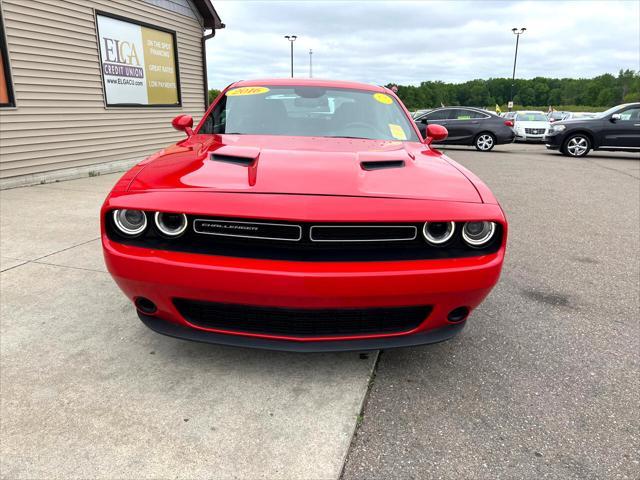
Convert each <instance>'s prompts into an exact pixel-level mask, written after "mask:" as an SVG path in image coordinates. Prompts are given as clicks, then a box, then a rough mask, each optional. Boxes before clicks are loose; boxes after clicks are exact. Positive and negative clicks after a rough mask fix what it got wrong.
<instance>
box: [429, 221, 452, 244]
mask: <svg viewBox="0 0 640 480" xmlns="http://www.w3.org/2000/svg"><path fill="white" fill-rule="evenodd" d="M455 231H456V224H455V223H453V222H425V224H424V227H422V234H423V235H424V238H426V239H427V242H429V243H430V244H432V245H442V244H443V243H446V242H448V241H449V240H450V239H451V237H453V233H454V232H455Z"/></svg>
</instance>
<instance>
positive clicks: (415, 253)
mask: <svg viewBox="0 0 640 480" xmlns="http://www.w3.org/2000/svg"><path fill="white" fill-rule="evenodd" d="M150 215H152V213H149V212H148V213H147V216H148V217H149V218H152V217H150ZM112 217H113V216H112V215H109V214H107V216H106V217H105V223H106V227H107V228H106V230H107V235H109V238H111V239H112V240H114V241H117V242H119V243H123V244H126V245H132V246H137V247H143V248H152V249H157V250H173V251H180V252H188V253H199V254H204V255H220V256H225V257H241V258H262V259H269V260H291V261H300V262H357V261H385V260H418V259H439V258H458V257H473V256H479V255H486V254H488V253H494V252H496V251H498V249H499V248H500V245H501V243H502V227H501V225H499V224H498V225H497V230H496V233H495V235H494V238H493V240H492V241H491V242H489V243H488V244H487V245H486V246H484V247H482V248H472V247H469V246H468V245H467V244H465V243H464V241H463V240H462V234H461V230H462V224H461V223H459V224H457V228H456V233H455V234H454V236H453V238H452V239H451V240H450V241H449V242H447V243H446V244H445V245H443V246H433V245H430V244H428V243H427V242H426V241H425V239H424V238H423V235H422V227H423V225H424V224H423V223H409V224H404V225H398V224H390V223H388V224H387V223H379V224H373V225H372V224H369V223H366V224H353V223H350V224H334V223H331V224H319V223H293V222H285V221H278V220H274V221H268V220H257V219H246V218H242V219H235V218H225V219H220V218H206V217H204V216H200V215H198V216H191V215H190V216H187V218H188V221H189V228H187V230H186V231H185V232H184V234H183V235H181V236H180V237H177V238H167V237H165V236H163V235H162V234H160V233H159V232H158V231H157V230H156V227H155V226H154V225H153V224H152V225H151V226H150V227H148V228H147V230H146V231H145V232H144V234H143V235H141V236H139V237H135V238H131V237H124V236H122V235H121V234H119V233H118V231H117V229H116V228H115V227H114V225H113V218H112Z"/></svg>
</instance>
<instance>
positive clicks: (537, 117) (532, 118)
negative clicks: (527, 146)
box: [516, 113, 548, 122]
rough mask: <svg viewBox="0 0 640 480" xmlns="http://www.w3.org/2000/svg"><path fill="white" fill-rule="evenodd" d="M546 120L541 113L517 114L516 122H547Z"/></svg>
mask: <svg viewBox="0 0 640 480" xmlns="http://www.w3.org/2000/svg"><path fill="white" fill-rule="evenodd" d="M547 121H548V119H547V117H545V116H544V115H543V114H542V113H518V114H517V115H516V122H547Z"/></svg>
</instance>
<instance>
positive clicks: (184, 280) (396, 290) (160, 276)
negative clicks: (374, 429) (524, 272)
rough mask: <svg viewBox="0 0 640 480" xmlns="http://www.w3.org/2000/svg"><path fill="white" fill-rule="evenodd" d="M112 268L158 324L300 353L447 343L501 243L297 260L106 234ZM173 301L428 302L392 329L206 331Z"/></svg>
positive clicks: (167, 330)
mask: <svg viewBox="0 0 640 480" xmlns="http://www.w3.org/2000/svg"><path fill="white" fill-rule="evenodd" d="M102 242H103V247H104V255H105V262H106V264H107V268H108V270H109V272H110V273H111V274H112V276H113V278H114V279H115V281H116V282H117V284H118V285H119V287H120V288H121V289H122V290H123V292H124V293H125V294H126V295H127V296H128V297H129V298H130V299H131V300H134V299H135V298H137V297H145V298H148V299H150V300H152V301H153V302H154V303H155V304H156V305H157V307H158V310H157V312H156V313H155V314H154V315H153V316H149V315H141V318H142V320H143V321H144V323H145V324H147V325H148V326H149V327H150V328H152V329H153V330H156V331H158V332H160V333H164V334H166V335H170V336H174V337H181V338H186V339H190V340H197V341H205V342H211V343H222V344H228V345H243V346H254V347H258V348H275V349H283V350H296V351H328V350H367V349H377V348H389V347H393V346H409V345H418V344H424V343H433V342H437V341H442V340H446V339H447V338H450V337H451V336H453V335H454V334H455V333H457V332H458V331H459V330H460V329H461V328H462V327H461V324H452V323H450V322H449V321H448V320H447V315H448V313H449V312H450V311H451V310H453V309H455V308H458V307H460V306H465V307H468V308H469V310H473V309H474V308H475V307H476V306H477V305H479V304H480V302H482V300H483V299H484V298H485V297H486V295H487V294H488V293H489V292H490V290H491V289H492V288H493V286H494V285H495V284H496V283H497V281H498V278H499V276H500V271H501V267H502V261H503V257H504V246H503V247H502V248H501V249H500V250H499V251H498V252H496V253H494V254H490V255H484V256H478V257H468V258H456V259H441V260H412V261H385V262H326V263H325V262H292V261H278V260H262V259H248V258H231V257H220V256H211V255H200V254H191V253H183V252H175V251H160V250H150V249H145V248H140V247H133V246H127V245H122V244H120V243H117V242H113V241H111V240H109V239H108V238H107V236H106V235H103V237H102ZM175 298H188V299H193V300H201V301H208V302H220V303H230V304H239V305H261V306H271V307H290V308H311V309H314V308H317V309H322V308H355V307H370V308H373V307H393V306H413V305H431V306H432V310H431V313H430V314H429V315H428V316H427V317H426V319H425V320H424V321H423V322H422V323H421V324H420V325H419V326H418V327H417V328H414V329H413V330H410V331H406V332H394V333H391V334H389V333H386V334H367V335H352V336H348V337H344V336H342V337H341V336H331V337H323V338H318V337H293V336H286V335H277V336H276V335H266V334H257V333H246V332H237V331H224V330H216V329H209V328H202V327H200V326H197V325H194V324H192V323H190V322H189V321H187V320H186V319H185V318H184V317H182V316H181V315H180V313H179V312H178V310H177V309H176V307H175V305H174V302H173V300H174V299H175Z"/></svg>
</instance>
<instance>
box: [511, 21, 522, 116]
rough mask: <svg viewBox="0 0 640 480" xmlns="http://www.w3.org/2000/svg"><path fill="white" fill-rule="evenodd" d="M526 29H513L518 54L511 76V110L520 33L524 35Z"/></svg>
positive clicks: (515, 57)
mask: <svg viewBox="0 0 640 480" xmlns="http://www.w3.org/2000/svg"><path fill="white" fill-rule="evenodd" d="M525 30H526V28H525V27H522V28H512V29H511V31H512V32H513V34H514V35H515V36H516V54H515V56H514V57H513V75H512V76H511V95H510V97H511V98H510V100H511V101H510V102H509V105H511V107H509V111H511V109H512V108H513V87H514V84H515V82H516V62H517V61H518V42H519V41H520V35H522V34H523V33H524V31H525Z"/></svg>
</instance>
